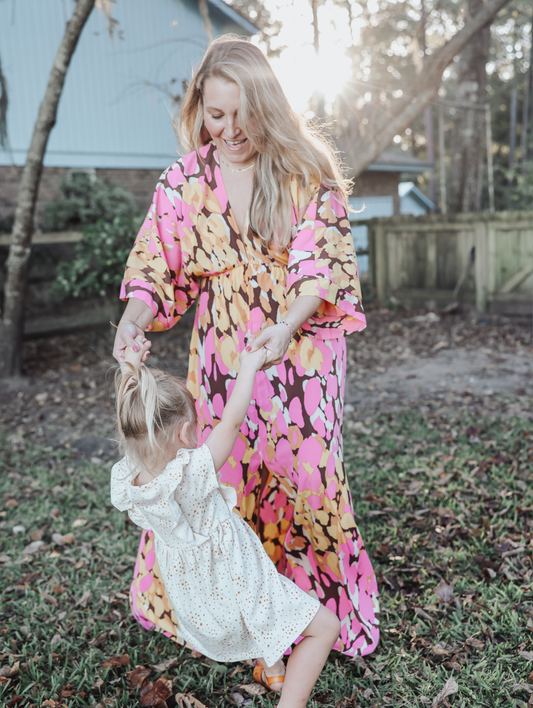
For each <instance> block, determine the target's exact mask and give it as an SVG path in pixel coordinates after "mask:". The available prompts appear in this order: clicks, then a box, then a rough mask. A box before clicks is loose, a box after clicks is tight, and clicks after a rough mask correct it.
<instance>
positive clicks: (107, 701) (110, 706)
mask: <svg viewBox="0 0 533 708" xmlns="http://www.w3.org/2000/svg"><path fill="white" fill-rule="evenodd" d="M94 708H115V701H114V700H113V699H112V698H103V699H102V700H101V701H100V703H97V704H96V705H95V707H94Z"/></svg>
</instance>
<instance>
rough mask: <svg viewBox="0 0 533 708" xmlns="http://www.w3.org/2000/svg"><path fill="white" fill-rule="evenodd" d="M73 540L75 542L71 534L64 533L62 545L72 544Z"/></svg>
mask: <svg viewBox="0 0 533 708" xmlns="http://www.w3.org/2000/svg"><path fill="white" fill-rule="evenodd" d="M75 540H76V539H75V537H74V534H73V533H66V534H65V535H64V536H63V543H74V541H75Z"/></svg>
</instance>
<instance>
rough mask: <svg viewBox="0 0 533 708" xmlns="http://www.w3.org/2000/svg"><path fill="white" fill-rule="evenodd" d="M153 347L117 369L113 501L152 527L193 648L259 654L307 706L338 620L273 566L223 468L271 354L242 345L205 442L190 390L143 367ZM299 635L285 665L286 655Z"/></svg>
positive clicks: (288, 701) (218, 656)
mask: <svg viewBox="0 0 533 708" xmlns="http://www.w3.org/2000/svg"><path fill="white" fill-rule="evenodd" d="M149 348H150V342H148V341H147V340H146V339H144V337H142V336H140V335H139V336H138V337H137V338H136V339H135V344H134V345H133V348H128V349H127V350H126V352H125V362H124V363H123V364H122V365H121V370H120V371H119V372H118V374H117V418H118V429H119V434H120V438H121V444H122V448H123V451H124V452H125V457H124V458H123V459H122V460H121V461H120V462H118V463H117V464H116V465H114V467H113V470H112V473H111V500H112V502H113V504H114V505H115V506H116V507H117V509H119V510H120V511H125V510H127V511H128V513H129V515H130V518H131V519H132V521H133V522H134V523H136V524H137V525H139V526H140V527H141V528H143V529H147V530H151V531H153V533H154V536H155V551H156V556H157V560H158V563H159V567H160V570H161V574H162V576H163V580H164V583H165V587H166V589H167V592H168V594H169V597H170V599H171V601H172V605H173V607H174V611H175V613H176V616H177V618H178V622H179V633H180V635H181V636H182V637H184V638H185V639H186V641H187V642H188V643H189V644H190V646H192V647H194V649H196V650H197V651H199V652H201V653H202V654H205V655H206V656H208V657H210V658H211V659H215V660H216V661H241V660H243V659H253V658H258V664H257V666H256V667H255V669H254V678H255V679H256V681H258V682H259V683H262V684H263V685H264V686H266V687H267V688H269V689H271V690H278V691H280V690H281V688H283V692H282V695H281V699H280V701H279V703H278V706H279V708H299V706H305V705H306V703H307V699H308V698H309V695H310V693H311V690H312V688H313V686H314V685H315V682H316V680H317V678H318V676H319V674H320V671H321V670H322V667H323V666H324V663H325V661H326V658H327V656H328V654H329V652H330V650H331V648H332V647H333V645H334V643H335V642H336V640H337V638H338V635H339V630H340V623H339V620H338V619H337V617H336V616H335V615H334V614H333V613H332V612H331V611H330V610H328V609H327V608H326V607H324V606H322V605H321V604H320V603H319V601H318V600H317V599H316V598H314V597H311V596H310V595H307V594H306V593H305V592H303V590H301V589H300V588H298V587H297V586H296V585H295V584H294V583H293V582H292V581H290V580H288V579H287V578H285V577H284V576H282V575H279V574H278V572H277V571H276V568H275V566H274V565H273V563H272V561H271V560H270V559H269V557H268V556H267V554H266V552H265V550H264V549H263V546H262V544H261V542H260V540H259V538H258V537H257V536H256V534H255V533H254V531H253V530H252V529H251V528H250V526H248V524H246V523H245V522H244V521H243V520H242V519H241V517H240V516H239V515H238V514H237V513H236V511H235V509H234V507H235V505H236V503H237V493H236V492H235V490H234V489H233V487H227V486H223V485H222V484H221V483H220V481H219V478H218V475H217V472H218V470H219V469H220V468H221V467H222V465H223V464H224V463H225V462H226V460H227V459H228V457H229V456H230V454H231V452H232V449H233V446H234V444H235V441H236V439H237V436H238V434H239V429H240V427H241V425H242V423H243V421H244V418H245V416H246V413H247V410H248V407H249V406H250V402H251V399H252V394H253V386H254V380H255V375H256V373H257V371H259V369H261V367H262V366H263V365H264V364H265V363H266V361H267V357H268V355H269V352H268V350H266V349H264V348H261V349H259V350H256V351H252V348H251V347H247V348H246V351H245V352H243V353H242V354H241V356H240V371H239V375H238V376H237V379H236V381H235V385H234V388H233V391H232V393H231V396H230V398H229V400H228V403H227V405H226V407H225V409H224V412H223V414H222V419H221V421H220V423H219V424H218V425H217V426H216V427H215V428H214V430H213V431H212V433H211V434H210V435H209V437H208V439H207V441H206V443H205V444H204V445H201V446H200V447H198V441H197V433H196V430H197V422H196V413H195V406H194V401H193V398H192V396H191V394H190V393H189V391H188V390H187V389H186V387H185V383H184V382H183V381H181V380H179V379H176V378H174V377H172V376H170V375H168V374H166V373H164V372H162V371H158V370H156V369H147V368H145V367H144V365H143V362H144V361H146V359H147V357H148V355H149V351H148V350H149ZM134 349H136V350H137V351H134ZM300 636H302V637H304V639H303V640H302V641H301V642H299V643H298V644H297V645H296V647H295V648H294V649H293V651H292V653H291V655H290V657H289V660H288V663H287V670H286V673H285V666H284V663H283V661H282V660H281V657H282V655H283V654H284V653H285V651H286V649H287V648H288V647H289V646H291V644H292V643H293V642H294V641H295V640H296V639H298V637H300Z"/></svg>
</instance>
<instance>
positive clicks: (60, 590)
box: [54, 583, 65, 595]
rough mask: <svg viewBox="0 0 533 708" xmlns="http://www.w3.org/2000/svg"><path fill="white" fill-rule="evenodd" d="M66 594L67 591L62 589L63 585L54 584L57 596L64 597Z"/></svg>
mask: <svg viewBox="0 0 533 708" xmlns="http://www.w3.org/2000/svg"><path fill="white" fill-rule="evenodd" d="M64 592H65V589H64V588H62V587H61V585H58V584H57V583H54V593H55V594H56V595H62V594H63V593H64Z"/></svg>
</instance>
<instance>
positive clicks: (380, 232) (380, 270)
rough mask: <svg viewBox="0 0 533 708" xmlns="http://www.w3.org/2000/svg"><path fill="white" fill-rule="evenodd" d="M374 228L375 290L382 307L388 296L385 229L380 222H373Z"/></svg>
mask: <svg viewBox="0 0 533 708" xmlns="http://www.w3.org/2000/svg"><path fill="white" fill-rule="evenodd" d="M373 229H374V253H375V254H376V259H375V263H376V266H375V269H376V270H375V272H376V291H377V296H378V301H379V303H380V305H381V306H382V307H384V306H385V305H386V304H387V300H388V297H389V272H388V271H389V268H388V265H389V263H388V254H387V243H386V239H387V237H386V234H385V229H384V227H383V225H382V224H379V223H378V224H375V225H374V226H373Z"/></svg>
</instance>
